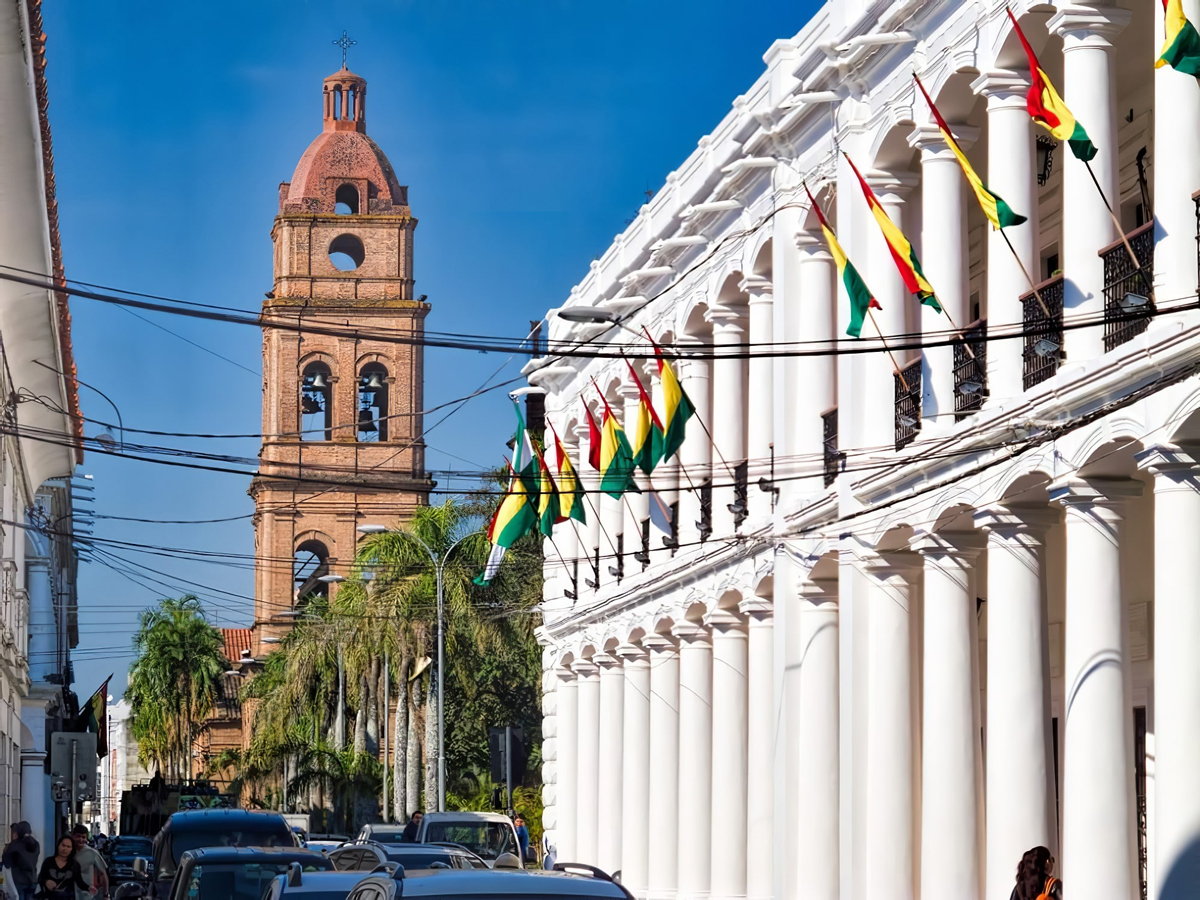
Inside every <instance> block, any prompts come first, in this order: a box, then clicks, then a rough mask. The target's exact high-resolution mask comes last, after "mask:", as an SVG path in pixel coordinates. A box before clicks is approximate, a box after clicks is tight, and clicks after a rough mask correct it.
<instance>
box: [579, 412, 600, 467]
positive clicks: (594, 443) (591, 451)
mask: <svg viewBox="0 0 1200 900" xmlns="http://www.w3.org/2000/svg"><path fill="white" fill-rule="evenodd" d="M583 414H584V415H585V416H587V423H588V465H589V466H591V467H592V468H593V469H595V470H596V471H597V472H599V471H600V427H599V426H598V425H597V424H596V417H595V416H593V415H592V411H591V410H590V409H589V408H588V405H587V404H586V403H584V404H583Z"/></svg>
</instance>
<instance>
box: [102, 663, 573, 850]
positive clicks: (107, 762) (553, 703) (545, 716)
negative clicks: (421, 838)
mask: <svg viewBox="0 0 1200 900" xmlns="http://www.w3.org/2000/svg"><path fill="white" fill-rule="evenodd" d="M558 653H559V650H558V648H556V647H550V646H544V647H543V648H542V666H543V668H542V834H543V840H544V841H545V843H546V844H550V845H553V846H555V847H557V846H558V837H559V828H558V819H559V816H560V815H561V813H562V801H561V800H560V799H559V797H558V682H559V678H558V672H557V670H556V666H555V657H556V656H557V655H558ZM110 743H111V742H110ZM112 755H113V754H112V751H111V750H110V752H109V756H108V757H105V759H104V760H103V762H102V764H103V766H104V768H105V770H106V771H105V777H106V778H107V779H108V780H107V781H105V785H106V787H105V791H106V795H107V793H111V788H110V787H109V786H110V785H112V784H114V783H115V782H114V781H113V779H114V777H115V775H116V767H115V766H113V765H112V764H111V763H112V761H111V759H110V757H111V756H112ZM109 770H111V771H109ZM401 777H404V776H401ZM106 805H108V804H107V801H106ZM114 811H115V808H114ZM107 812H108V811H107V810H106V812H105V816H106V821H107V818H108V816H107ZM405 812H406V811H405V810H400V811H398V813H397V815H398V817H399V816H403V815H404V814H405Z"/></svg>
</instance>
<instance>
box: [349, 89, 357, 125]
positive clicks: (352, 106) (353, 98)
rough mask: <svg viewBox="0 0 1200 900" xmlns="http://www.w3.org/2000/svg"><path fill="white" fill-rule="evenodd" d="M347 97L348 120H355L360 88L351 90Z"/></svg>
mask: <svg viewBox="0 0 1200 900" xmlns="http://www.w3.org/2000/svg"><path fill="white" fill-rule="evenodd" d="M347 97H348V100H349V102H348V103H347V105H346V118H347V119H350V120H353V119H354V117H355V116H354V112H355V110H356V109H357V108H358V88H355V87H352V88H350V90H349V92H348V94H347Z"/></svg>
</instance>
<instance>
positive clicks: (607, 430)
mask: <svg viewBox="0 0 1200 900" xmlns="http://www.w3.org/2000/svg"><path fill="white" fill-rule="evenodd" d="M596 390H597V391H598V390H600V388H599V387H597V388H596ZM600 399H601V400H602V401H603V402H604V417H603V419H602V420H601V422H600V490H601V492H603V493H605V494H608V496H610V497H616V498H618V499H619V498H620V496H621V495H622V494H623V493H625V492H626V491H636V490H637V484H635V483H634V480H633V469H634V465H635V464H634V460H633V451H632V450H630V449H629V440H628V439H627V438H626V437H625V429H624V428H622V427H621V423H620V422H618V421H617V417H616V416H614V415H613V411H612V407H610V406H609V405H608V400H607V399H606V398H605V396H604V395H603V394H601V395H600Z"/></svg>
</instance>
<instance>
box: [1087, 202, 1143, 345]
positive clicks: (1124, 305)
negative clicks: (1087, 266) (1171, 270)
mask: <svg viewBox="0 0 1200 900" xmlns="http://www.w3.org/2000/svg"><path fill="white" fill-rule="evenodd" d="M1125 241H1128V242H1129V248H1132V249H1133V255H1134V256H1136V257H1137V261H1138V265H1134V262H1133V259H1132V258H1130V256H1129V248H1127V247H1126V246H1125ZM1100 258H1101V259H1103V260H1104V349H1105V351H1108V350H1112V349H1113V348H1114V347H1119V346H1121V345H1122V344H1124V343H1125V342H1126V341H1131V340H1133V339H1134V338H1135V337H1137V336H1138V335H1139V334H1141V333H1142V332H1143V331H1145V330H1146V328H1147V326H1148V325H1149V324H1150V316H1151V315H1153V313H1154V220H1153V219H1151V220H1150V221H1149V222H1147V223H1146V224H1145V225H1142V226H1141V227H1140V228H1135V229H1134V230H1133V231H1131V232H1129V234H1127V235H1125V240H1124V241H1115V242H1113V243H1111V244H1109V245H1108V246H1107V247H1105V248H1104V249H1103V250H1101V251H1100ZM1139 265H1140V268H1139V267H1138V266H1139Z"/></svg>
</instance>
